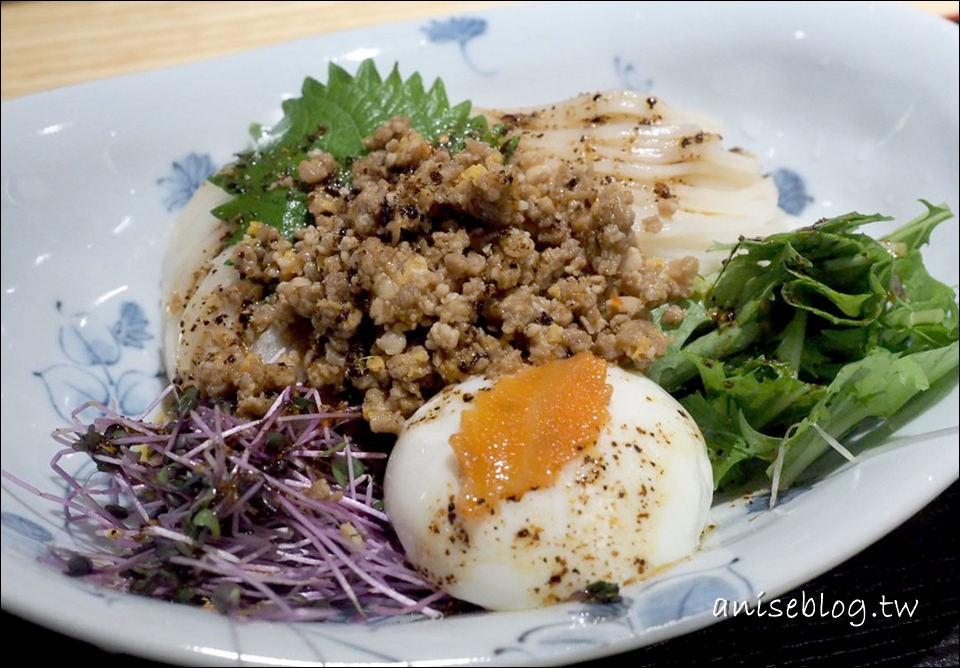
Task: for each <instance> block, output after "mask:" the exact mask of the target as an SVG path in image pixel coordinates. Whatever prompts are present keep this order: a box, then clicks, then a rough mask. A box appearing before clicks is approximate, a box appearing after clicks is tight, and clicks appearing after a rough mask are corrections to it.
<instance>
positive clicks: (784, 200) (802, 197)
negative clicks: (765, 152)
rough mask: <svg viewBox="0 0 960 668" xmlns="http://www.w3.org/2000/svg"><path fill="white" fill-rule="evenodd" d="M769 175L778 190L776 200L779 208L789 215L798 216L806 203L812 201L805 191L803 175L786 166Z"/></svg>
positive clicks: (805, 185) (805, 206)
mask: <svg viewBox="0 0 960 668" xmlns="http://www.w3.org/2000/svg"><path fill="white" fill-rule="evenodd" d="M771 176H773V182H774V183H776V184H777V189H778V190H779V191H780V199H779V201H778V202H777V203H778V205H779V206H780V208H781V209H783V210H784V211H786V212H787V213H789V214H790V215H791V216H799V215H800V214H801V213H803V210H804V209H806V208H807V205H808V204H810V203H811V202H812V201H813V197H812V196H811V195H810V194H809V193H808V192H807V184H806V182H805V181H804V180H803V177H802V176H800V175H799V174H797V173H796V172H795V171H793V170H792V169H787V168H780V169H778V170H776V171H774V172H773V174H772V175H771Z"/></svg>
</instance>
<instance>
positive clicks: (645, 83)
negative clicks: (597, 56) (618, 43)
mask: <svg viewBox="0 0 960 668" xmlns="http://www.w3.org/2000/svg"><path fill="white" fill-rule="evenodd" d="M613 70H614V72H616V73H617V78H618V79H619V80H620V86H621V87H623V88H624V89H626V90H633V91H637V92H638V93H649V92H651V91H652V90H653V79H650V78H647V79H641V78H640V76H639V74H638V73H637V68H636V67H634V65H633V63H628V62H627V61H625V60H623V59H622V58H621V57H620V56H614V57H613Z"/></svg>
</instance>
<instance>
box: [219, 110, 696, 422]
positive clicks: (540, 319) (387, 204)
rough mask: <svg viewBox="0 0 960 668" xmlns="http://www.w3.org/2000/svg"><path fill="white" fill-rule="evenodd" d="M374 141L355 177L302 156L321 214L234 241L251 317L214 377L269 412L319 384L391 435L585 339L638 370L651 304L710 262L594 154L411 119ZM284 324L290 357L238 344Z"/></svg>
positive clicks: (652, 350)
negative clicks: (429, 408)
mask: <svg viewBox="0 0 960 668" xmlns="http://www.w3.org/2000/svg"><path fill="white" fill-rule="evenodd" d="M365 143H366V146H367V148H368V149H370V153H369V154H368V155H366V156H365V157H364V158H362V159H360V160H358V161H357V162H356V163H355V164H354V165H353V169H352V183H351V184H350V185H349V186H343V185H340V184H339V182H338V181H335V177H336V164H335V162H334V161H333V158H332V157H331V156H329V155H326V154H323V153H314V154H311V155H310V159H309V160H306V161H304V162H303V163H302V164H301V165H300V168H299V176H300V179H301V180H302V181H303V182H305V183H307V184H309V186H310V187H311V188H312V190H311V192H310V195H309V197H308V207H309V211H310V213H311V215H312V216H313V224H312V225H310V226H307V227H305V228H303V229H301V230H298V231H297V232H296V234H295V238H294V239H292V240H291V239H286V238H284V237H283V236H281V234H280V233H279V232H278V231H277V230H275V229H274V228H271V227H266V226H257V225H254V226H252V227H251V230H250V232H249V233H248V234H247V235H246V237H245V238H244V239H243V240H242V241H241V242H240V243H238V244H237V245H236V247H235V248H234V251H233V264H234V266H235V267H236V269H237V271H238V272H239V275H240V279H239V280H238V281H237V285H235V286H232V287H231V290H235V291H236V293H237V294H238V295H245V298H244V302H243V309H242V313H241V318H240V321H241V322H242V324H243V327H245V328H246V331H244V332H242V333H241V334H240V335H238V336H237V337H236V340H231V342H230V345H231V346H233V348H236V350H234V349H233V348H231V351H230V352H229V353H227V354H223V353H222V351H221V353H219V354H211V355H209V356H208V360H209V363H208V364H206V365H205V366H204V368H203V374H204V378H205V380H204V383H205V384H206V386H207V387H208V388H214V389H215V392H214V393H216V394H220V395H231V394H232V395H233V396H235V397H236V399H237V400H238V403H239V405H240V407H241V409H242V410H245V411H247V412H253V413H256V412H261V411H262V410H264V409H265V407H266V406H267V405H268V404H269V401H270V399H271V397H272V396H273V395H274V393H276V392H277V391H278V388H280V387H282V386H283V385H286V384H290V383H291V382H294V381H297V382H306V383H308V384H310V385H312V386H315V387H318V388H321V389H322V390H324V391H325V392H326V393H327V394H328V396H330V397H331V398H334V397H336V398H338V399H342V400H346V401H349V402H352V403H359V404H362V406H363V415H364V417H365V419H366V420H367V421H368V423H369V425H370V427H371V429H372V430H373V431H377V432H387V433H396V432H398V431H399V430H400V428H401V426H402V425H403V422H404V420H405V419H406V418H407V417H409V416H410V415H411V414H412V413H413V412H414V411H415V410H416V409H417V408H419V407H420V406H421V405H422V404H423V403H424V401H426V400H427V399H428V398H429V397H430V396H432V395H433V394H435V393H436V392H437V391H438V390H439V389H440V388H442V387H443V386H444V385H446V384H448V383H453V382H457V381H462V380H464V379H466V378H467V377H469V376H472V375H476V374H484V375H494V376H495V375H499V374H503V373H508V372H511V371H514V370H516V369H517V368H519V367H520V366H521V365H524V364H541V363H545V362H548V361H550V360H552V359H556V358H563V357H568V356H570V355H573V354H575V353H577V352H580V351H583V350H590V351H593V352H594V353H595V354H597V355H599V356H600V357H603V358H605V359H607V360H609V361H610V362H613V363H616V364H620V365H624V366H629V367H634V368H638V369H640V370H643V369H646V368H647V367H648V366H649V364H650V363H651V361H652V360H653V359H654V358H656V357H657V356H658V355H660V354H662V353H663V352H664V350H665V348H666V345H667V343H668V341H667V339H666V338H665V336H664V335H663V334H662V333H661V332H660V331H659V330H658V329H657V327H656V326H654V325H653V324H652V323H651V321H650V320H649V310H650V308H651V307H652V306H655V305H657V304H660V303H662V302H664V301H668V300H673V299H677V298H681V297H686V296H689V294H690V292H691V289H690V284H691V281H692V280H693V278H694V276H695V275H696V273H697V270H698V266H697V261H696V260H695V259H693V258H685V259H680V260H671V261H666V260H662V259H659V258H654V257H647V256H646V255H645V254H644V253H643V251H642V249H640V248H638V247H637V243H636V238H635V236H634V216H633V213H632V210H631V207H630V204H631V195H630V193H629V191H627V190H626V189H624V188H623V187H622V186H621V185H620V184H619V183H618V182H616V181H614V180H612V179H609V178H608V179H606V180H604V179H600V178H598V177H597V176H596V175H595V174H594V173H593V171H592V169H591V166H590V164H589V163H579V162H573V163H561V164H559V166H554V165H551V166H550V168H549V169H536V168H532V169H531V168H529V167H527V168H526V169H521V168H520V167H518V166H517V163H516V162H515V161H511V160H510V159H505V158H504V156H503V154H501V152H500V151H498V150H496V149H495V148H492V147H491V146H489V145H488V144H485V143H482V142H478V141H472V140H468V141H467V143H466V147H465V148H464V150H462V151H460V152H457V153H452V154H451V153H450V152H449V151H448V150H446V149H445V148H438V147H436V146H433V145H431V144H429V143H427V142H426V141H425V140H424V139H423V137H422V136H421V135H420V134H419V133H418V132H416V131H414V130H412V129H411V127H410V121H409V120H408V119H403V118H395V119H392V120H391V121H389V122H388V123H386V124H385V125H383V126H382V127H381V128H380V129H379V130H377V132H376V133H375V134H374V135H373V136H371V137H369V138H368V139H367V140H366V142H365ZM518 150H521V151H522V144H521V146H520V148H519V149H518ZM671 317H672V318H674V320H675V319H676V318H677V317H682V313H680V314H679V315H678V314H677V313H675V312H673V311H672V312H671ZM271 328H273V329H281V330H282V335H283V336H284V337H285V338H286V340H287V341H288V342H289V345H288V352H287V354H286V356H285V358H284V360H283V361H282V362H281V363H279V364H278V363H276V362H272V361H270V360H252V361H251V360H250V359H249V358H250V355H249V354H243V353H242V350H241V349H242V348H243V345H242V342H245V343H246V344H247V345H249V344H250V343H251V342H252V341H253V340H254V339H256V337H257V336H261V335H262V334H263V333H264V332H265V331H267V330H269V329H271ZM228 338H229V337H228ZM241 340H242V341H241Z"/></svg>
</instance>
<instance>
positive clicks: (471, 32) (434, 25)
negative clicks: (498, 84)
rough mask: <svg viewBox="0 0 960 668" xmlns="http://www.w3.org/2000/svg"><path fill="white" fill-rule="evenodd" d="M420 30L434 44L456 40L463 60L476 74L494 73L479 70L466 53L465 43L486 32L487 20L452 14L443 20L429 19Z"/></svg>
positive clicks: (487, 74) (493, 72) (486, 74)
mask: <svg viewBox="0 0 960 668" xmlns="http://www.w3.org/2000/svg"><path fill="white" fill-rule="evenodd" d="M421 30H422V31H423V32H424V33H425V34H426V35H427V39H428V40H430V41H431V42H432V43H434V44H443V43H445V42H456V43H457V45H458V46H459V47H460V54H461V55H462V56H463V62H464V63H466V65H467V67H469V68H470V69H471V70H472V71H473V72H475V73H476V74H481V75H483V76H490V75H493V74H495V73H496V72H495V71H493V70H481V69H480V68H479V67H477V66H476V64H474V62H473V61H472V60H471V59H470V56H469V54H468V53H467V44H469V43H470V41H471V40H472V39H475V38H477V37H480V36H481V35H483V34H484V33H486V32H487V22H486V20H485V19H477V18H469V17H466V16H454V17H452V18H449V19H447V20H445V21H430V23H429V24H427V25H426V26H424V27H423V28H421Z"/></svg>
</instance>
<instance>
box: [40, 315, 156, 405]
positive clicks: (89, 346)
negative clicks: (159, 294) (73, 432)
mask: <svg viewBox="0 0 960 668" xmlns="http://www.w3.org/2000/svg"><path fill="white" fill-rule="evenodd" d="M57 310H58V311H60V312H61V313H63V305H62V303H60V302H58V303H57ZM66 317H67V318H68V322H67V323H66V324H64V325H61V327H60V331H59V333H58V337H57V342H58V344H59V348H60V352H61V353H62V354H63V356H64V357H66V358H67V360H69V362H68V363H64V364H53V365H51V366H48V367H47V368H45V369H43V370H41V371H35V372H34V375H36V376H38V377H39V378H40V379H41V380H42V381H43V383H44V386H45V387H46V390H47V395H48V397H49V398H50V404H51V405H52V406H53V408H54V409H55V410H56V411H57V413H59V414H60V417H62V418H63V419H64V420H65V421H67V422H69V421H70V414H71V413H72V412H73V410H75V409H76V408H77V407H78V406H81V405H83V404H85V403H87V402H90V401H95V402H98V403H101V404H104V405H107V404H111V403H115V404H116V405H117V407H118V409H119V410H120V412H121V413H124V414H127V415H139V414H140V413H142V412H143V411H144V410H146V408H147V406H149V405H150V402H151V401H153V399H154V396H155V394H156V387H157V382H156V379H157V375H156V374H154V375H149V374H145V373H142V372H140V371H136V370H134V369H129V368H128V369H123V365H121V364H120V362H121V360H122V359H123V353H124V349H125V348H135V349H143V348H144V344H145V343H146V342H147V341H150V340H151V339H153V335H152V334H150V333H149V332H148V331H147V329H148V326H149V321H148V320H147V317H146V315H145V314H144V310H143V308H142V307H141V306H140V305H139V304H137V303H135V302H124V303H123V304H121V305H120V313H119V316H118V317H117V320H116V321H115V322H113V323H112V324H110V325H107V324H104V323H103V322H101V321H100V319H99V318H98V317H97V316H96V315H95V314H93V313H87V312H82V311H81V312H78V313H73V314H69V315H67V316H66Z"/></svg>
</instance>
